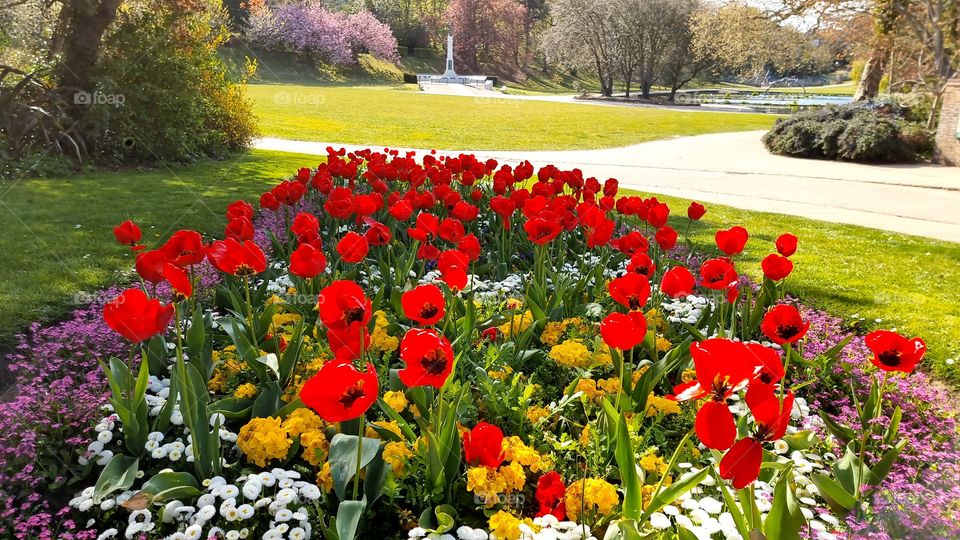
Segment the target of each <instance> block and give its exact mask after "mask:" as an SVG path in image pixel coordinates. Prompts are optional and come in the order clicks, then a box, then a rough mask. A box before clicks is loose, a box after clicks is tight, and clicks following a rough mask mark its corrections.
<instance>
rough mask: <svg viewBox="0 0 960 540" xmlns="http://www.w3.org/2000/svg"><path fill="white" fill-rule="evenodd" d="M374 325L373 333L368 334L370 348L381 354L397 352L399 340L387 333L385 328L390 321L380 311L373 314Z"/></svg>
mask: <svg viewBox="0 0 960 540" xmlns="http://www.w3.org/2000/svg"><path fill="white" fill-rule="evenodd" d="M375 315H376V323H375V326H374V328H373V332H371V333H370V348H371V349H373V350H374V351H377V352H381V353H390V352H393V351H395V350H397V347H399V346H400V339H399V338H396V337H394V336H391V335H390V334H388V333H387V327H388V326H390V321H389V320H388V319H387V317H386V314H385V313H384V312H383V311H382V310H381V311H377V312H376V313H375Z"/></svg>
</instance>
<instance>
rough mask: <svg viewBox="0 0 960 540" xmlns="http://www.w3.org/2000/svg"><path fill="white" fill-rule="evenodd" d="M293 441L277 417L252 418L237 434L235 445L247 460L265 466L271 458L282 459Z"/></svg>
mask: <svg viewBox="0 0 960 540" xmlns="http://www.w3.org/2000/svg"><path fill="white" fill-rule="evenodd" d="M292 443H293V441H292V440H290V438H289V437H288V434H287V430H285V429H283V425H282V422H281V421H280V418H279V417H276V418H275V417H268V418H252V419H250V421H249V422H247V424H246V425H245V426H243V427H242V428H240V433H239V435H237V447H238V448H240V451H242V452H243V453H244V455H245V456H247V461H250V462H253V463H256V464H257V465H259V466H260V467H266V466H267V462H268V461H270V460H271V459H284V458H286V457H287V452H289V451H290V445H291V444H292Z"/></svg>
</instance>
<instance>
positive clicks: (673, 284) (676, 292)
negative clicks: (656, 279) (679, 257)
mask: <svg viewBox="0 0 960 540" xmlns="http://www.w3.org/2000/svg"><path fill="white" fill-rule="evenodd" d="M696 284H697V280H696V279H695V278H694V277H693V274H691V273H690V271H689V270H687V268H686V267H684V266H674V267H673V268H671V269H670V270H667V271H666V272H665V273H664V274H663V278H661V279H660V290H661V291H662V292H663V293H664V294H666V295H667V296H669V297H670V298H680V297H683V296H690V295H691V294H693V289H694V288H695V287H696Z"/></svg>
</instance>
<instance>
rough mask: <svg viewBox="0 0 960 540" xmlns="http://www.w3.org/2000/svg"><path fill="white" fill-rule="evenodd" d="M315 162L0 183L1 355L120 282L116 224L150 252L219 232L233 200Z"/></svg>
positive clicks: (241, 161)
mask: <svg viewBox="0 0 960 540" xmlns="http://www.w3.org/2000/svg"><path fill="white" fill-rule="evenodd" d="M317 162H318V159H317V158H316V157H313V156H299V155H295V154H284V153H271V152H253V153H250V154H247V155H244V156H241V157H238V158H237V159H234V160H230V161H220V162H207V163H204V164H200V165H194V166H188V167H173V168H162V169H159V170H153V171H148V172H137V171H127V172H97V173H90V174H77V175H74V176H69V177H63V178H43V179H25V180H20V181H14V182H0V230H2V231H3V234H0V253H3V254H4V270H3V272H0V351H2V350H3V349H4V348H5V347H9V346H10V344H11V343H12V342H13V334H14V333H15V332H16V331H18V330H20V329H22V328H24V327H25V326H26V325H28V324H29V323H31V322H33V321H50V320H55V319H57V318H58V317H61V316H63V314H64V313H66V312H68V311H69V310H72V309H75V308H76V307H77V306H78V305H79V304H81V303H83V302H85V301H86V299H87V298H88V296H89V294H78V293H82V292H86V293H93V292H96V291H97V290H98V289H100V288H102V287H104V286H106V285H108V284H111V283H118V282H119V283H122V282H125V281H127V279H126V277H125V276H124V275H122V274H125V273H127V272H129V271H131V269H132V267H133V258H132V256H131V255H130V252H129V251H128V250H127V249H125V248H124V247H123V246H120V245H118V244H117V243H116V242H115V240H114V238H113V232H112V230H113V227H114V226H115V225H116V224H118V223H120V222H121V221H123V220H126V219H133V220H134V221H136V222H137V223H138V224H139V225H140V226H141V228H142V229H143V233H144V238H143V242H144V243H145V244H146V245H147V246H152V245H155V244H156V243H158V242H160V241H162V240H165V239H166V238H167V237H169V236H170V234H171V233H173V232H174V231H176V230H178V229H196V230H199V231H202V232H204V233H209V234H215V235H217V236H218V237H219V236H221V235H222V234H223V227H224V225H225V218H224V217H223V213H224V211H225V209H226V205H227V204H229V203H230V202H232V201H234V200H236V199H238V198H244V199H247V200H250V201H255V200H256V198H257V197H258V196H259V194H260V193H261V192H262V191H264V190H265V189H268V188H269V187H271V186H273V185H274V184H275V183H276V182H277V181H278V180H279V179H280V178H282V177H284V176H288V175H290V174H293V173H294V172H295V171H296V169H297V168H298V167H301V166H308V165H312V166H316V164H317Z"/></svg>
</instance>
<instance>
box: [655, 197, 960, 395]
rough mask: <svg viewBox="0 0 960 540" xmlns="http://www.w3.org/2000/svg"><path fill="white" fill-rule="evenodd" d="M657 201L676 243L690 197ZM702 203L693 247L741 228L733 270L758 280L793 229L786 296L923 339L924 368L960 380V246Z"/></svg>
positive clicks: (709, 245)
mask: <svg viewBox="0 0 960 540" xmlns="http://www.w3.org/2000/svg"><path fill="white" fill-rule="evenodd" d="M645 195H647V196H649V195H650V194H645ZM657 198H658V199H660V200H662V201H664V202H667V203H669V204H670V207H671V209H672V210H673V212H674V213H676V214H678V216H677V217H676V218H671V225H672V226H673V227H675V228H676V229H677V230H678V231H680V235H681V241H682V238H683V231H684V228H685V227H686V226H687V218H686V208H687V205H688V204H689V202H690V201H689V200H687V199H678V198H675V197H668V196H662V195H658V196H657ZM704 204H705V205H706V207H707V214H706V215H705V216H704V217H703V219H702V220H701V221H700V222H698V223H694V224H693V226H692V227H691V229H690V236H691V239H692V240H693V242H694V244H695V245H697V246H698V247H699V248H702V249H709V250H712V251H713V252H714V253H718V254H719V252H717V250H716V245H715V244H714V238H713V236H714V233H715V231H716V230H717V229H726V228H729V227H731V226H733V225H742V226H743V227H746V228H747V230H748V231H749V232H750V240H749V242H748V243H747V248H746V250H745V251H744V253H743V254H742V255H738V256H737V258H736V259H737V262H738V269H739V270H740V271H741V272H742V273H746V274H747V275H749V276H751V277H753V278H754V279H757V280H759V279H761V278H762V276H763V273H762V271H761V269H760V261H761V260H762V259H763V258H764V257H766V256H767V255H769V254H770V253H775V252H776V249H775V247H774V241H775V240H776V238H777V237H778V236H779V235H780V234H782V233H784V232H790V233H793V234H795V235H796V236H797V237H798V238H799V239H800V241H799V248H798V250H797V253H796V254H795V255H793V256H792V257H791V259H792V260H793V262H794V265H795V266H794V271H793V273H792V274H791V275H790V277H788V278H787V288H788V291H789V292H790V294H792V295H793V296H795V297H797V298H800V299H801V300H802V301H803V302H805V303H807V304H808V305H812V306H814V307H817V308H820V309H823V310H825V311H828V312H830V313H831V314H833V315H838V316H842V317H844V318H845V319H846V321H847V322H848V323H849V324H850V325H851V326H852V327H854V328H857V329H858V330H861V331H868V330H872V329H877V328H885V329H896V330H897V331H899V332H901V333H904V334H908V335H910V336H921V337H922V338H923V339H925V340H926V342H927V345H928V353H927V360H925V369H927V370H929V371H932V372H934V373H936V374H937V375H939V376H941V377H943V378H944V379H947V380H949V381H951V382H952V383H953V384H955V385H957V384H960V366H958V365H957V362H960V272H958V271H957V269H958V268H960V244H958V243H952V242H943V241H939V240H931V239H926V238H921V237H917V236H908V235H903V234H898V233H891V232H886V231H880V230H877V229H869V228H866V227H858V226H854V225H841V224H836V223H827V222H824V221H818V220H812V219H806V218H800V217H793V216H786V215H782V214H774V213H769V212H754V211H749V210H741V209H738V208H732V207H729V206H722V205H716V204H710V203H704Z"/></svg>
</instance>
